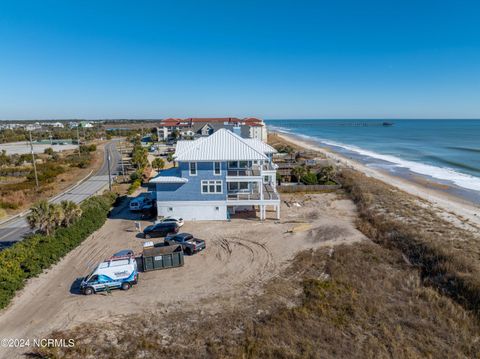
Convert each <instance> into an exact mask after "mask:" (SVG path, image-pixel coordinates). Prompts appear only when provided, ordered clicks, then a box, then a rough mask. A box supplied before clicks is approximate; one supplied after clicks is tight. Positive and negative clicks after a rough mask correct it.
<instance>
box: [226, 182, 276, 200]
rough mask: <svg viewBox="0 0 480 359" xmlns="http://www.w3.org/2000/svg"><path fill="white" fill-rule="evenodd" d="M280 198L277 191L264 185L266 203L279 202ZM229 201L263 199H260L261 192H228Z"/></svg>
mask: <svg viewBox="0 0 480 359" xmlns="http://www.w3.org/2000/svg"><path fill="white" fill-rule="evenodd" d="M278 199H279V196H278V193H277V191H275V189H274V188H273V187H272V186H271V185H269V184H264V185H263V200H264V201H272V200H278ZM227 200H228V201H260V200H262V198H261V197H260V192H258V191H254V192H252V193H249V192H241V191H240V192H238V191H237V192H233V191H232V192H228V193H227Z"/></svg>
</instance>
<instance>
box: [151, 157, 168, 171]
mask: <svg viewBox="0 0 480 359" xmlns="http://www.w3.org/2000/svg"><path fill="white" fill-rule="evenodd" d="M152 167H153V168H156V169H157V170H158V171H160V170H161V169H163V167H165V161H164V160H163V158H159V157H157V158H155V159H154V160H153V161H152Z"/></svg>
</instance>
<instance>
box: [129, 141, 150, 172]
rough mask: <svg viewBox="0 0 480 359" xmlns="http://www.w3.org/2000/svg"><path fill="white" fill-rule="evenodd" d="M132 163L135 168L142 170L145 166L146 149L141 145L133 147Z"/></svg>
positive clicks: (146, 161)
mask: <svg viewBox="0 0 480 359" xmlns="http://www.w3.org/2000/svg"><path fill="white" fill-rule="evenodd" d="M132 163H133V164H134V165H135V166H136V167H137V168H143V167H145V166H146V165H147V163H148V160H147V149H146V148H144V147H142V146H141V145H135V146H134V147H133V153H132Z"/></svg>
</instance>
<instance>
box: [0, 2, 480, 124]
mask: <svg viewBox="0 0 480 359" xmlns="http://www.w3.org/2000/svg"><path fill="white" fill-rule="evenodd" d="M479 19H480V2H479V1H476V0H475V1H462V0H456V1H445V0H415V1H413V0H398V1H397V0H381V1H380V0H379V1H373V0H362V1H359V0H333V1H332V0H328V1H324V0H317V1H303V0H295V1H283V0H276V1H269V0H264V1H262V0H256V1H251V0H242V1H233V0H232V1H208V0H204V1H199V0H192V1H189V0H176V1H168V0H165V1H161V0H158V1H144V0H135V1H133V0H132V1H122V0H115V1H109V0H97V1H90V0H82V1H69V0H62V1H49V0H42V1H38V0H35V1H23V0H15V1H5V0H0V119H3V120H7V119H9V120H13V119H54V118H57V119H61V118H87V119H97V118H98V119H99V118H164V117H170V116H172V117H191V116H193V117H200V116H238V117H244V116H256V117H261V118H267V119H268V118H329V119H332V118H389V119H395V118H480V20H479Z"/></svg>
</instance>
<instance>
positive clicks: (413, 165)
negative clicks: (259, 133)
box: [272, 126, 480, 191]
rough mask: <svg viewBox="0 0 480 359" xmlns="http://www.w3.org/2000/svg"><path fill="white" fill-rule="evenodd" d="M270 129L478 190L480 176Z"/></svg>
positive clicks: (291, 132)
mask: <svg viewBox="0 0 480 359" xmlns="http://www.w3.org/2000/svg"><path fill="white" fill-rule="evenodd" d="M272 129H274V130H276V131H278V132H283V133H286V134H292V135H296V136H298V137H301V138H305V139H307V140H310V141H312V140H313V141H316V142H320V143H321V144H324V145H327V146H333V147H338V148H341V149H345V150H347V151H351V152H355V153H358V154H360V155H362V156H366V157H370V158H375V159H378V160H382V161H386V162H388V163H391V164H392V165H393V166H396V167H402V168H407V169H408V170H410V171H411V172H414V173H418V174H421V175H424V176H430V177H433V178H435V179H438V180H443V181H450V182H452V183H454V184H456V185H457V186H459V187H462V188H466V189H470V190H474V191H480V178H479V177H475V176H471V175H469V174H465V173H461V172H457V171H455V170H454V169H452V168H449V167H438V166H433V165H429V164H425V163H421V162H415V161H409V160H403V159H401V158H399V157H396V156H392V155H383V154H381V153H377V152H374V151H370V150H366V149H363V148H360V147H357V146H353V145H347V144H344V143H341V142H336V141H332V140H328V139H323V138H318V137H313V136H308V135H304V134H298V133H295V132H294V131H292V130H290V129H287V128H282V127H279V126H275V128H273V126H272Z"/></svg>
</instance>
